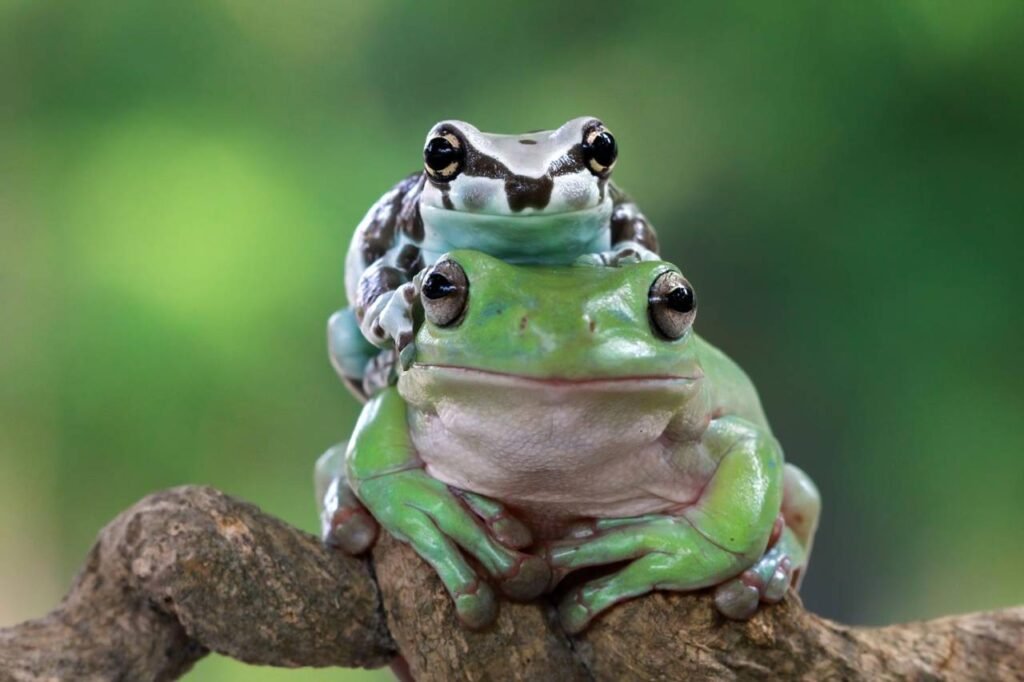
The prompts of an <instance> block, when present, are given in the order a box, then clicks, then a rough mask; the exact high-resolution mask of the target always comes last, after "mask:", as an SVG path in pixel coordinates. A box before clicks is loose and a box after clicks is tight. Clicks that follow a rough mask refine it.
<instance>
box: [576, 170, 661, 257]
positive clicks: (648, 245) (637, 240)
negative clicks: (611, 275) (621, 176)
mask: <svg viewBox="0 0 1024 682" xmlns="http://www.w3.org/2000/svg"><path fill="white" fill-rule="evenodd" d="M608 194H609V196H610V197H611V200H612V215H611V219H610V221H609V222H610V223H611V225H610V228H611V229H610V230H609V233H610V238H611V248H610V249H609V250H608V251H601V252H599V253H588V254H584V255H582V256H580V257H579V258H578V259H576V262H577V263H579V264H582V265H608V266H613V267H615V266H619V265H625V264H627V263H637V262H640V261H646V260H658V235H657V233H656V232H655V231H654V228H653V227H651V224H650V223H649V222H647V217H646V216H644V214H643V213H641V212H640V209H639V208H638V207H637V205H636V204H635V203H633V200H632V199H630V198H629V196H628V195H627V194H626V193H625V192H623V191H622V190H620V189H619V188H618V187H616V186H615V185H614V184H612V183H610V182H609V183H608Z"/></svg>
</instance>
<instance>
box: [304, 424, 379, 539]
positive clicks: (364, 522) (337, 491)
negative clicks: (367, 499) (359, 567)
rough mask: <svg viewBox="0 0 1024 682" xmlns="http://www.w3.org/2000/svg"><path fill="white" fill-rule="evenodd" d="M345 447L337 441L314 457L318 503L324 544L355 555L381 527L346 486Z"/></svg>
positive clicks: (374, 536) (375, 537) (375, 535)
mask: <svg viewBox="0 0 1024 682" xmlns="http://www.w3.org/2000/svg"><path fill="white" fill-rule="evenodd" d="M345 446H346V444H345V443H339V444H338V445H335V446H334V447H332V448H330V449H329V450H328V451H327V452H325V453H324V454H323V455H322V456H321V457H320V459H319V460H317V463H316V474H315V476H316V489H317V505H318V506H319V509H320V534H321V538H322V539H323V541H324V544H326V545H328V546H330V547H337V548H338V549H340V550H342V551H343V552H345V553H346V554H353V555H356V554H362V553H363V552H366V551H367V550H369V549H370V548H371V547H372V546H373V543H374V542H375V541H376V540H377V534H378V532H379V530H380V527H379V526H378V525H377V522H376V521H375V520H374V518H373V516H371V515H370V512H369V510H367V509H366V507H364V506H363V503H362V502H360V501H359V499H358V498H357V497H356V496H355V493H353V492H352V489H351V488H350V487H349V486H348V481H347V480H346V479H345V466H344V461H345Z"/></svg>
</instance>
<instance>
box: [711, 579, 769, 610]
mask: <svg viewBox="0 0 1024 682" xmlns="http://www.w3.org/2000/svg"><path fill="white" fill-rule="evenodd" d="M760 600H761V591H760V590H758V589H757V588H756V587H754V586H753V585H748V584H747V583H745V582H743V580H742V579H740V578H734V579H733V580H730V581H729V582H727V583H725V584H724V585H721V586H719V588H718V589H717V590H715V608H717V609H718V612H719V613H721V614H722V615H723V616H725V617H726V618H729V619H732V620H748V619H749V618H750V617H751V616H753V615H754V614H755V613H756V612H757V604H758V602H759V601H760Z"/></svg>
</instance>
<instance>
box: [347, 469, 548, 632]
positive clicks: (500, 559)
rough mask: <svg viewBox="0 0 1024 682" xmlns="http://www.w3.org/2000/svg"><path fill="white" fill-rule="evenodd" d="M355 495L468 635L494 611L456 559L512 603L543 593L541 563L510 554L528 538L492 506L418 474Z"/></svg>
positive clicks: (368, 483)
mask: <svg viewBox="0 0 1024 682" xmlns="http://www.w3.org/2000/svg"><path fill="white" fill-rule="evenodd" d="M359 494H360V496H361V497H362V498H363V499H364V500H366V501H367V504H368V505H369V506H370V508H371V509H372V510H373V511H374V514H375V515H376V516H377V518H378V520H379V521H380V523H381V525H383V526H384V527H385V528H386V529H387V530H388V531H389V532H390V533H391V534H392V535H394V536H395V537H396V538H398V539H399V540H402V541H404V542H408V543H409V544H411V545H412V547H413V549H415V550H416V552H417V553H418V554H419V555H420V556H421V557H423V559H424V560H426V561H427V562H428V563H429V564H430V565H431V566H432V567H433V568H434V570H435V571H437V574H438V576H439V577H440V578H441V581H442V582H443V583H444V585H445V588H446V589H447V590H448V592H449V593H450V594H451V596H452V598H453V599H454V601H455V608H456V611H457V613H458V615H459V618H460V619H461V620H462V622H463V623H464V624H465V625H467V626H468V627H471V628H479V627H484V626H486V625H488V624H489V623H491V622H492V621H493V620H494V617H495V615H496V613H497V603H496V600H495V597H494V592H493V591H492V589H491V587H490V586H489V585H488V584H487V582H485V581H483V580H481V579H480V577H479V576H478V575H477V574H476V572H475V571H474V569H473V567H472V566H471V565H470V563H469V561H468V560H467V559H466V557H465V555H464V554H463V552H465V553H466V554H468V555H470V556H472V557H473V558H474V559H476V561H477V562H479V564H480V565H481V566H482V567H483V568H484V569H485V570H486V571H487V573H488V574H489V575H490V576H491V577H492V578H493V580H494V582H495V583H496V585H497V587H498V588H499V589H500V590H501V591H502V593H504V594H505V595H506V596H508V597H510V598H512V599H517V600H524V601H525V600H529V599H533V598H535V597H537V596H538V595H540V594H541V593H542V592H544V590H546V589H547V586H548V584H549V582H550V576H551V572H550V569H549V567H548V565H547V563H546V562H545V561H544V560H543V559H542V558H540V557H535V556H531V555H528V554H524V553H522V552H519V551H517V550H516V549H514V547H515V546H521V545H522V544H523V543H524V542H528V541H529V533H528V532H527V531H526V529H525V527H523V526H522V524H520V523H519V522H518V521H514V520H511V517H510V516H508V514H507V513H506V512H505V511H504V509H503V508H502V507H501V506H500V505H498V503H496V502H493V501H491V500H488V499H486V498H483V497H479V496H476V495H472V494H469V493H462V492H460V493H458V494H456V493H454V492H453V491H452V490H451V489H449V488H448V486H446V485H444V484H443V483H441V482H440V481H437V480H435V479H433V478H431V477H430V476H428V475H427V474H426V473H425V472H423V471H422V470H421V469H410V470H405V471H398V472H395V473H393V474H388V475H384V476H380V477H377V478H372V479H368V480H365V481H362V482H361V483H360V487H359ZM498 538H504V539H505V540H507V541H508V542H509V544H508V545H506V544H505V543H504V542H501V541H499V539H498Z"/></svg>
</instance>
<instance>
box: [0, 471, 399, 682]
mask: <svg viewBox="0 0 1024 682" xmlns="http://www.w3.org/2000/svg"><path fill="white" fill-rule="evenodd" d="M209 651H216V652H218V653H221V654H224V655H226V656H231V657H232V658H236V659H238V660H240V661H245V662H247V663H260V664H267V665H277V666H303V665H308V666H348V667H356V666H378V665H382V664H385V663H386V662H387V661H388V660H390V658H391V657H392V656H393V655H394V644H393V643H392V641H391V638H390V636H389V635H388V632H387V629H386V627H385V625H384V618H383V612H382V611H381V610H380V596H379V594H378V591H377V586H376V584H375V583H374V581H373V578H372V574H371V572H370V570H369V568H368V567H367V565H366V563H365V562H363V561H359V560H356V559H350V558H347V557H342V556H339V555H338V554H337V553H335V552H331V551H329V550H327V549H325V548H324V547H323V545H322V544H321V543H320V542H319V541H318V540H317V539H316V538H314V537H313V536H311V535H308V534H306V533H302V532H300V531H298V530H296V529H294V528H291V527H290V526H288V525H286V524H285V523H283V522H281V521H279V520H277V519H274V518H272V517H270V516H267V515H266V514H263V513H262V512H260V511H259V510H258V509H256V508H255V507H253V506H252V505H248V504H245V503H242V502H239V501H237V500H234V499H232V498H230V497H228V496H226V495H224V494H223V493H220V492H217V491H216V490H213V489H211V488H203V487H186V488H175V489H172V490H168V491H166V492H162V493H157V494H155V495H151V496H149V497H147V498H145V499H144V500H142V501H141V502H139V503H138V504H136V505H135V506H133V507H132V508H130V509H128V510H127V511H125V512H124V513H122V514H121V515H120V516H118V517H117V518H116V519H115V520H114V521H113V522H112V523H111V524H110V525H108V526H107V527H106V528H105V529H104V530H103V532H102V533H101V534H100V537H99V539H98V540H97V542H96V545H95V546H94V547H93V548H92V551H91V552H90V553H89V557H88V559H87V561H86V563H85V566H84V567H83V568H82V570H81V572H80V573H79V574H78V576H77V577H76V578H75V581H74V583H73V585H72V587H71V590H70V591H69V593H68V595H67V597H65V599H64V600H63V601H62V602H61V604H60V606H58V607H57V609H56V610H54V611H53V612H52V613H50V614H49V615H47V616H44V617H43V618H40V619H38V620H34V621H29V622H27V623H23V624H21V625H18V626H15V627H13V628H8V629H4V630H0V680H19V681H20V680H115V679H123V680H173V679H177V678H178V677H180V676H181V675H183V674H184V673H185V672H186V671H188V669H189V668H191V667H192V664H193V663H195V662H196V661H197V660H199V659H200V658H202V657H203V656H204V655H206V654H207V653H208V652H209Z"/></svg>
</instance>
